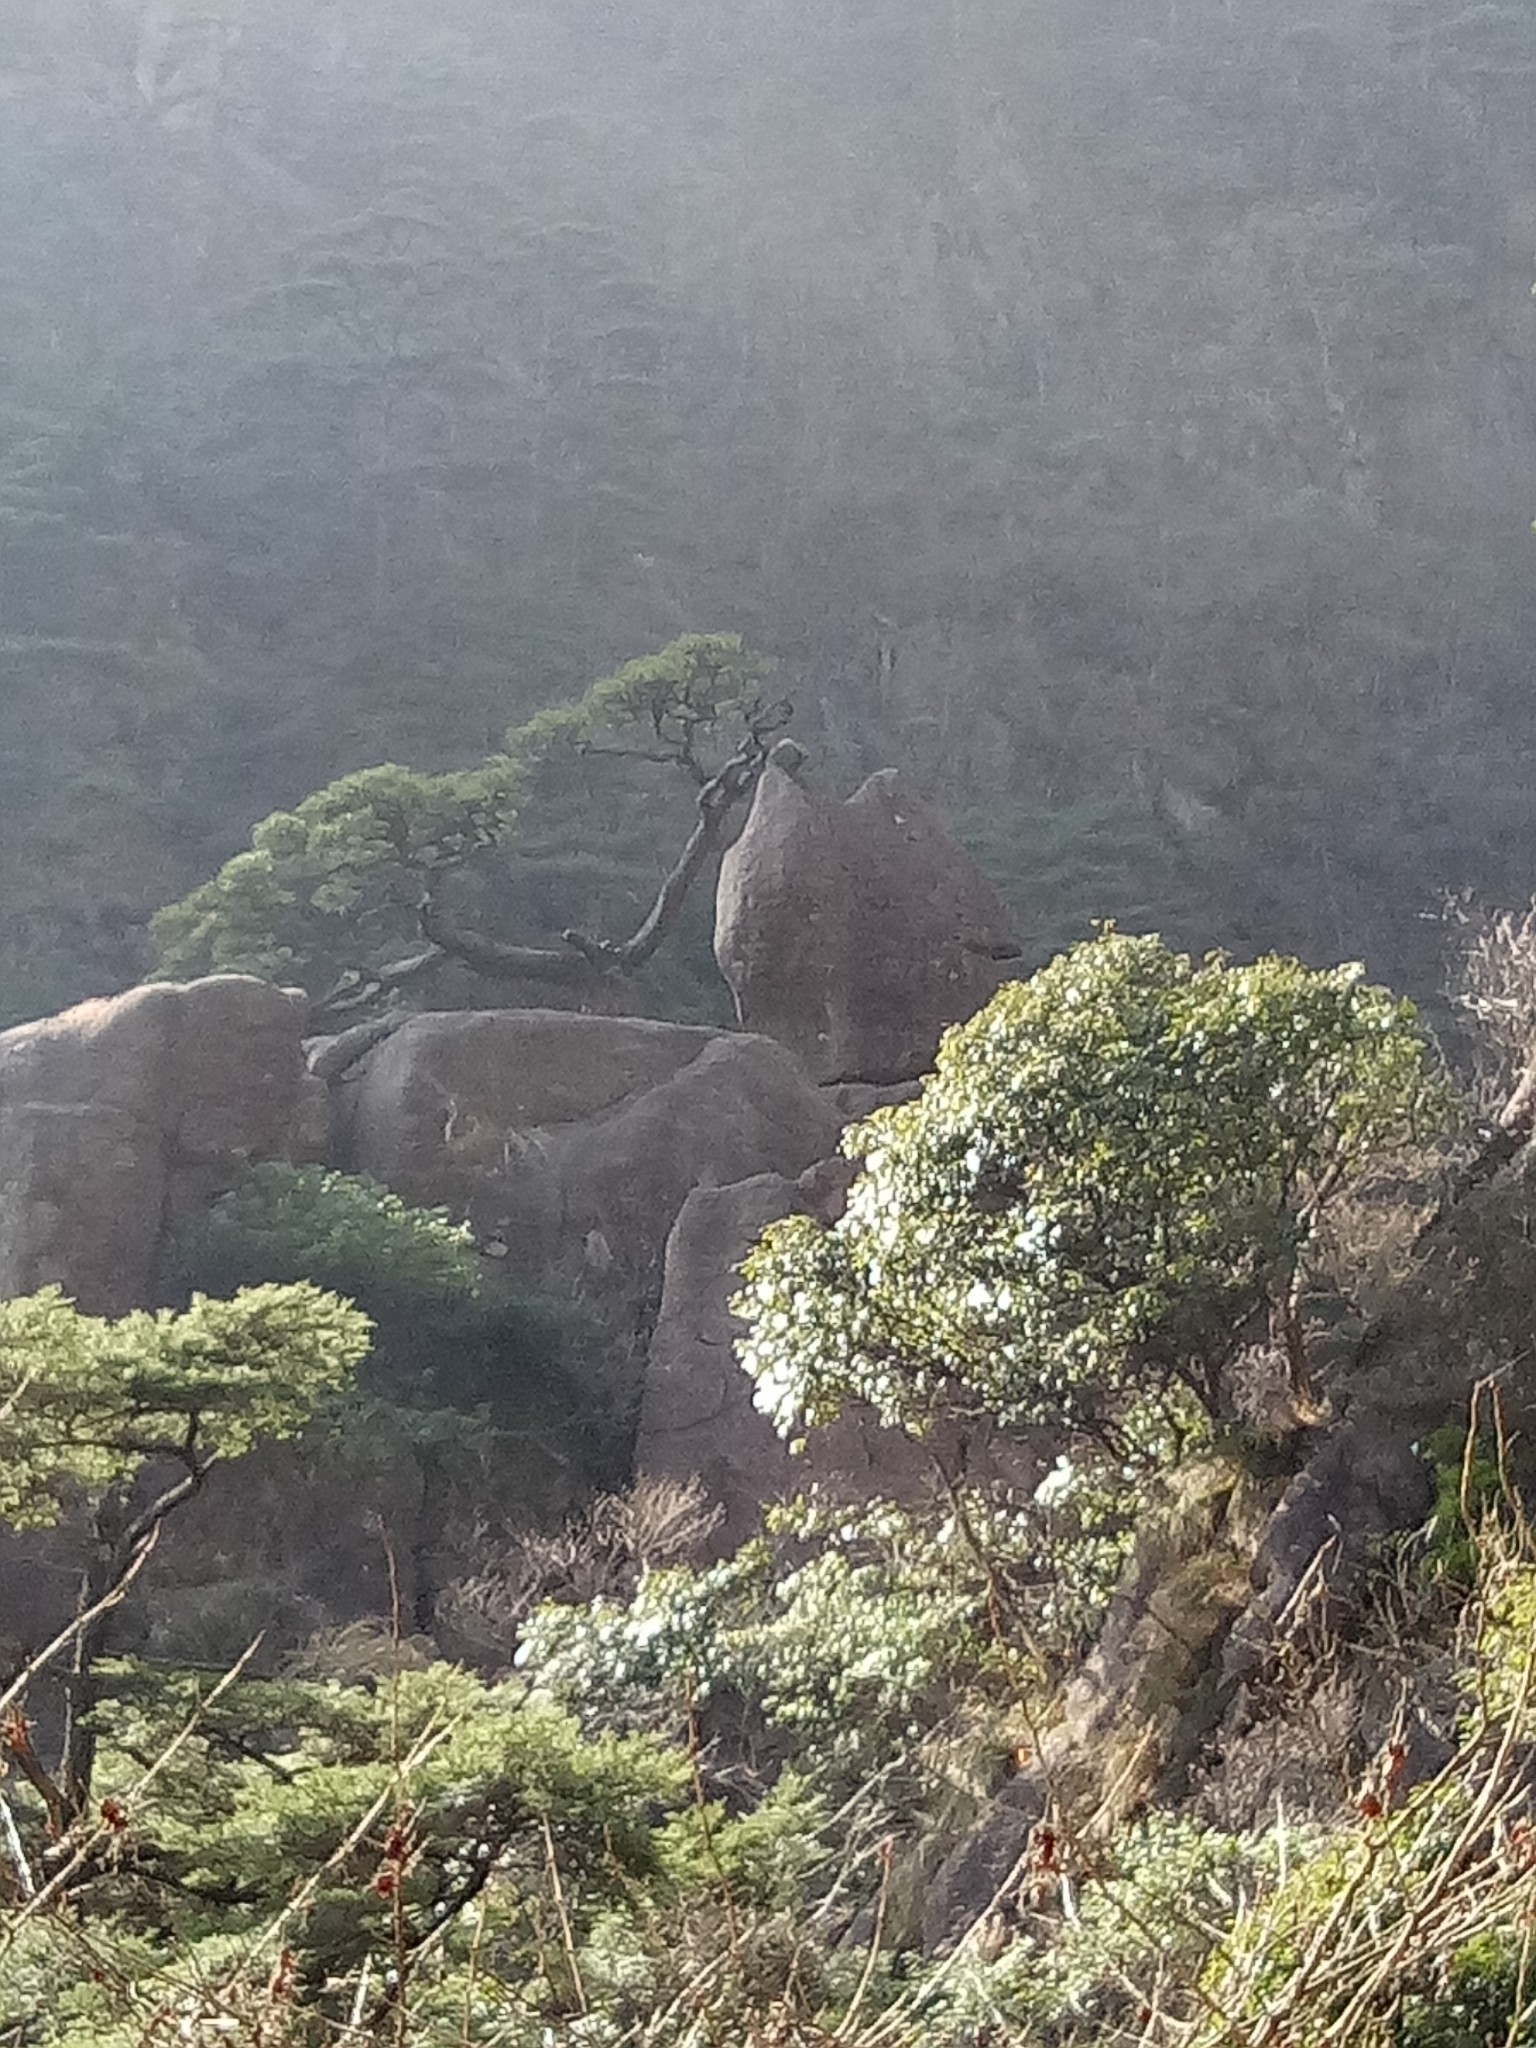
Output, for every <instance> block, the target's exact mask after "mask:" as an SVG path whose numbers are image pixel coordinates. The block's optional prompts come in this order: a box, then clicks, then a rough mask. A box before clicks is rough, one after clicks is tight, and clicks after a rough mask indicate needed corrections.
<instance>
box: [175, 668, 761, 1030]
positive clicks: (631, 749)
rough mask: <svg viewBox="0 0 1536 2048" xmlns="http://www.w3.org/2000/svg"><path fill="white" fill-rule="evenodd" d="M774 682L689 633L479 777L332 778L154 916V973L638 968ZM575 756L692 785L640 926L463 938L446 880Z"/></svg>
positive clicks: (542, 715)
mask: <svg viewBox="0 0 1536 2048" xmlns="http://www.w3.org/2000/svg"><path fill="white" fill-rule="evenodd" d="M769 673H770V664H769V663H768V662H767V661H766V660H765V659H763V658H762V657H761V656H759V655H756V654H753V653H751V652H750V651H749V650H748V649H746V648H745V647H744V646H743V645H742V642H741V639H740V637H739V636H738V635H735V634H727V633H714V634H690V635H688V636H686V637H684V638H682V639H678V640H674V641H672V642H671V644H670V645H669V646H667V647H665V648H663V649H662V650H661V651H660V653H658V654H655V655H652V656H649V657H647V658H645V659H643V660H638V661H632V662H630V663H628V664H627V665H626V666H625V667H623V668H621V669H620V670H618V672H617V673H616V674H614V675H611V676H605V677H604V678H603V679H602V680H601V681H599V682H596V683H594V684H592V686H591V687H590V688H589V689H588V690H587V691H586V692H585V694H584V695H583V696H581V697H580V698H579V699H577V700H576V701H575V702H574V703H571V704H567V705H558V706H554V707H552V708H550V709H547V710H544V711H541V712H539V713H538V714H536V716H534V717H533V718H531V719H529V720H528V721H527V722H526V723H524V724H522V725H520V726H517V727H515V728H513V730H512V731H510V732H509V733H508V734H507V736H506V741H505V745H504V748H503V750H502V751H501V752H500V753H498V754H495V755H493V756H492V757H491V758H490V759H488V760H486V761H484V762H482V763H481V764H480V765H479V766H478V767H474V768H469V769H465V770H461V771H459V772H456V773H448V774H438V775H425V774H420V773H417V772H416V771H414V770H412V769H409V768H402V767H398V766H395V765H393V764H390V765H386V766H383V767H378V768H369V769H364V770H362V771H361V772H359V773H357V774H354V775H347V776H343V777H342V778H341V779H340V780H339V781H337V782H333V783H330V784H329V785H328V786H327V787H326V788H324V789H321V790H317V791H316V792H315V794H314V795H313V796H310V797H306V798H305V799H304V801H303V802H302V803H301V804H300V805H299V806H298V807H297V808H296V809H295V810H292V811H277V812H275V813H274V814H273V815H272V816H271V817H269V818H266V819H264V820H263V821H262V822H261V824H259V825H258V826H257V827H256V828H255V830H254V831H253V833H252V835H251V846H250V850H249V851H248V852H246V853H241V854H237V855H236V856H235V857H234V859H233V860H230V861H228V862H226V863H225V865H224V867H223V868H222V869H220V871H219V873H218V874H217V875H216V876H215V877H214V878H213V879H212V880H211V881H209V882H205V883H204V884H203V885H202V887H201V888H198V889H195V890H194V891H193V892H192V894H191V895H190V896H187V897H185V898H183V900H182V901H181V902H179V903H174V904H172V905H170V906H169V907H168V908H167V909H165V910H162V911H161V912H160V913H159V915H158V916H157V917H156V919H155V921H154V937H155V943H156V947H157V951H158V960H159V966H160V968H161V969H162V970H163V971H164V972H166V973H168V974H173V975H183V976H185V975H194V974H205V973H212V972H218V971H222V970H241V971H244V972H248V973H254V974H265V975H269V976H271V977H273V978H274V979H278V980H289V981H298V982H300V983H302V984H303V985H304V986H305V987H306V988H307V989H308V990H309V991H310V993H311V994H312V995H314V996H316V997H323V996H326V995H327V994H333V995H339V996H350V995H351V994H353V993H354V992H356V991H358V990H362V991H365V992H366V991H367V990H368V989H370V988H372V987H378V986H381V985H388V982H389V979H390V977H389V974H388V972H387V970H388V969H389V968H390V967H391V965H392V964H394V965H395V966H396V978H399V969H400V968H402V967H403V968H404V969H405V970H406V971H410V970H413V969H415V968H417V967H419V966H420V965H422V964H423V963H424V961H425V960H428V959H430V958H431V955H432V949H433V948H441V949H443V950H447V951H452V952H457V953H458V955H459V956H460V957H461V958H464V959H465V960H466V961H467V962H468V964H470V965H471V966H474V967H476V968H478V969H480V970H481V971H484V972H490V973H502V974H522V975H527V976H531V977H533V978H539V979H546V980H574V979H576V978H578V977H579V976H580V975H582V974H583V973H586V974H589V975H592V976H594V977H596V976H600V975H602V974H604V973H608V972H617V973H623V972H627V971H631V969H632V967H633V966H634V965H636V964H639V963H640V962H642V961H643V960H644V959H646V958H649V955H650V952H651V951H653V950H654V947H655V945H656V944H659V943H660V940H661V939H662V938H663V937H665V935H666V932H667V930H668V929H669V928H670V924H671V922H672V921H673V919H674V918H675V915H676V911H677V908H678V907H679V905H680V902H681V897H682V895H683V894H684V893H685V892H686V889H687V887H688V885H689V883H690V882H691V881H692V880H693V878H694V875H695V874H696V873H697V871H698V869H699V868H700V867H701V866H702V865H703V863H704V861H705V860H706V859H707V858H708V856H709V854H710V853H712V852H713V851H714V848H715V846H716V844H717V843H718V839H719V833H720V828H721V826H722V825H723V823H724V819H725V816H726V815H727V814H728V813H729V811H730V809H731V808H732V807H733V806H734V805H735V803H736V802H737V801H738V800H739V799H740V798H741V796H743V795H744V794H745V793H746V791H747V789H748V788H750V786H751V783H752V781H753V780H754V779H755V777H756V774H757V772H758V769H759V768H760V767H761V764H762V760H763V758H764V749H765V741H766V737H767V735H768V733H770V732H771V731H773V730H775V729H776V728H777V726H778V725H780V724H782V723H783V721H784V719H785V717H786V716H787V706H785V705H783V704H781V703H774V702H771V701H770V700H769V699H768V698H767V696H766V695H765V684H766V680H767V677H768V675H769ZM584 755H585V756H601V755H615V756H619V757H622V758H623V759H625V760H628V761H640V762H644V763H650V764H653V765H654V766H656V767H658V768H672V769H678V770H681V771H683V773H684V774H686V775H687V776H688V777H689V778H690V779H691V780H692V782H693V783H694V784H695V785H696V787H697V789H698V802H699V815H698V823H697V825H696V827H695V833H694V837H693V839H692V840H690V842H689V844H688V846H687V847H685V848H684V851H683V854H682V856H680V859H679V863H678V865H677V867H675V868H674V870H673V872H672V874H671V875H670V876H669V877H668V878H667V882H666V884H664V885H663V890H662V893H661V894H660V895H659V896H658V899H657V903H656V904H655V905H654V906H653V909H652V913H651V916H650V917H649V918H648V919H647V920H646V921H645V923H644V924H643V925H642V926H641V928H640V930H639V931H638V932H636V933H635V934H634V935H633V936H632V938H631V939H630V940H629V941H626V942H623V943H614V942H612V941H608V940H604V939H601V938H597V937H590V936H588V935H585V934H582V933H578V932H574V931H573V932H568V933H566V934H565V935H564V936H563V942H562V945H561V947H560V948H537V947H523V948H508V947H504V946H499V945H497V944H495V943H493V942H488V941H484V940H477V939H476V938H475V937H474V936H473V935H471V934H464V933H461V932H460V931H459V929H458V927H457V926H456V925H455V924H454V923H453V921H452V919H451V918H450V916H449V915H448V912H447V909H446V906H445V902H444V886H445V883H446V882H447V881H448V879H449V878H450V877H452V876H453V875H454V874H455V873H456V872H458V871H460V870H462V869H463V868H464V867H465V866H466V865H467V864H468V863H469V862H470V861H472V860H473V859H474V858H475V856H477V855H482V854H489V853H494V852H496V851H497V850H498V849H502V848H505V847H506V846H507V845H508V843H509V841H510V840H511V838H512V835H513V834H514V832H515V831H516V828H517V824H518V819H519V816H520V815H521V813H522V810H523V807H524V804H525V801H526V800H527V799H528V797H529V794H530V786H531V785H532V784H533V783H534V782H535V781H536V779H537V778H538V777H539V776H540V775H541V774H542V775H543V776H544V777H545V778H546V779H547V778H549V777H550V776H557V775H558V773H559V769H560V766H561V763H562V761H564V762H565V763H567V764H569V763H571V762H574V761H575V760H576V759H578V758H579V757H581V756H584ZM424 939H426V940H427V941H428V952H427V953H426V954H425V955H423V954H422V952H421V950H420V949H421V947H422V943H423V940H424ZM413 946H414V947H415V949H416V951H415V952H414V953H413V954H411V955H410V956H409V957H408V958H407V959H406V960H405V961H404V962H398V963H397V961H396V956H398V955H400V953H401V951H402V949H403V948H411V947H413ZM381 970H385V971H386V972H385V974H384V980H383V983H380V982H379V981H378V980H377V979H376V977H378V976H379V975H380V973H381Z"/></svg>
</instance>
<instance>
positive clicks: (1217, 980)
mask: <svg viewBox="0 0 1536 2048" xmlns="http://www.w3.org/2000/svg"><path fill="white" fill-rule="evenodd" d="M1448 1104H1449V1096H1448V1092H1447V1088H1446V1084H1445V1082H1444V1081H1443V1079H1442V1078H1441V1076H1440V1073H1439V1070H1438V1068H1437V1066H1436V1064H1435V1062H1434V1060H1433V1059H1432V1057H1431V1055H1430V1053H1429V1050H1428V1048H1427V1046H1426V1044H1425V1041H1424V1039H1423V1038H1422V1036H1421V1035H1420V1032H1419V1030H1418V1027H1417V1025H1416V1023H1415V1018H1414V1012H1413V1009H1412V1007H1411V1005H1409V1004H1407V1003H1404V1002H1400V1001H1398V1000H1397V999H1396V998H1395V997H1393V996H1392V995H1390V994H1388V993H1387V992H1386V991H1385V990H1383V989H1379V988H1373V987H1370V986H1369V985H1367V984H1366V982H1365V981H1364V980H1363V978H1362V976H1361V973H1360V971H1359V969H1358V968H1353V967H1339V968H1335V969H1333V970H1331V971H1329V972H1326V973H1324V972H1318V971H1315V970H1313V969H1310V968H1307V967H1303V966H1302V965H1300V963H1299V962H1297V961H1294V960H1285V959H1278V958H1270V959H1264V960H1259V961H1257V962H1255V963H1254V964H1253V965H1252V966H1248V967H1236V966H1232V965H1230V964H1229V963H1228V962H1227V961H1226V960H1224V959H1223V958H1221V957H1220V956H1214V955H1213V956H1211V957H1210V958H1208V959H1206V960H1205V961H1203V962H1196V961H1194V960H1191V959H1190V958H1189V957H1188V956H1187V955H1183V954H1178V953H1174V952H1172V951H1171V950H1170V949H1169V948H1168V947H1166V946H1165V945H1164V944H1163V943H1162V941H1161V940H1160V939H1157V938H1155V937H1144V938H1133V937H1129V936H1126V935H1123V934H1120V933H1117V932H1112V931H1107V932H1104V933H1102V934H1101V935H1100V936H1099V937H1097V938H1095V939H1093V940H1091V941H1089V942H1087V943H1085V944H1083V945H1080V946H1077V947H1075V948H1074V949H1073V950H1072V951H1071V952H1068V953H1065V954H1063V955H1061V956H1060V957H1059V958H1058V959H1056V960H1055V961H1053V962H1052V963H1051V965H1050V966H1049V967H1047V968H1045V969H1043V970H1042V971H1041V972H1040V973H1039V974H1037V975H1035V976H1034V977H1033V979H1031V980H1029V981H1027V982H1020V983H1016V984H1014V985H1013V986H1011V987H1009V988H1006V989H1004V990H1003V991H1002V992H1001V994H999V995H998V996H997V997H996V998H995V999H994V1000H993V1002H992V1003H991V1004H989V1005H988V1007H987V1008H986V1009H985V1010H983V1011H982V1012H981V1013H980V1015H979V1016H977V1017H976V1018H974V1019H973V1020H972V1021H971V1022H970V1023H969V1024H966V1025H963V1026H961V1027H959V1028H957V1029H955V1030H953V1031H951V1032H950V1033H949V1034H948V1035H947V1037H946V1038H945V1040H944V1043H943V1045H942V1047H941V1048H940V1052H939V1057H938V1064H937V1069H936V1072H935V1073H934V1075H933V1077H932V1079H931V1080H930V1081H929V1082H928V1083H927V1085H926V1087H925V1088H924V1090H923V1093H922V1095H921V1096H920V1097H919V1098H918V1099H917V1100H916V1101H914V1102H911V1103H908V1104H905V1105H903V1106H901V1107H898V1108H893V1109H885V1110H880V1111H878V1112H877V1113H876V1114H875V1115H874V1116H872V1117H870V1118H869V1119H868V1120H867V1121H865V1122H864V1123H862V1124H858V1125H855V1126H854V1127H853V1128H852V1129H850V1130H849V1131H848V1132H847V1133H846V1134H845V1137H844V1150H845V1151H846V1152H847V1154H848V1155H849V1157H851V1158H854V1159H857V1160H860V1161H861V1162H862V1167H861V1171H860V1173H859V1176H858V1179H857V1180H856V1181H855V1182H854V1185H853V1188H852V1191H851V1193H850V1195H849V1198H848V1205H847V1210H846V1213H845V1214H844V1216H843V1217H842V1219H841V1220H840V1221H839V1222H837V1223H836V1224H834V1225H832V1226H831V1227H830V1228H823V1227H822V1226H821V1225H819V1224H817V1223H816V1222H814V1221H812V1220H811V1219H809V1218H807V1217H803V1216H801V1217H791V1218H789V1219H787V1220H786V1221H784V1222H780V1223H775V1224H773V1225H771V1226H770V1228H769V1229H768V1231H767V1232H766V1233H765V1235H764V1237H763V1239H762V1242H761V1243H760V1244H759V1246H758V1247H757V1249H756V1250H755V1251H754V1252H753V1253H752V1255H751V1257H750V1259H749V1260H748V1261H747V1263H746V1266H745V1267H744V1269H743V1271H744V1287H743V1291H742V1293H741V1295H740V1298H739V1299H738V1301H737V1304H736V1306H737V1309H738V1312H739V1313H740V1314H742V1315H743V1316H745V1317H746V1319H747V1322H748V1330H747V1334H746V1337H745V1339H744V1341H743V1344H742V1347H741V1357H742V1362H743V1364H744V1365H745V1366H746V1368H747V1370H748V1371H749V1372H750V1373H751V1374H752V1375H753V1376H754V1378H755V1379H756V1381H757V1400H758V1403H759V1405H760V1406H761V1407H762V1408H763V1409H764V1410H765V1412H766V1413H767V1414H768V1415H769V1416H770V1417H771V1418H772V1419H773V1421H774V1422H775V1424H776V1425H777V1426H778V1428H779V1429H780V1430H781V1431H782V1432H784V1433H785V1434H792V1433H795V1432H797V1431H799V1430H801V1429H803V1428H804V1427H805V1426H806V1425H807V1424H815V1423H822V1422H826V1421H829V1420H831V1419H832V1418H833V1417H834V1416H835V1415H836V1414H837V1413H838V1412H839V1410H840V1409H841V1408H842V1407H843V1405H844V1404H845V1403H846V1402H848V1401H850V1400H853V1399H859V1400H863V1401H867V1402H868V1403H870V1405H871V1406H872V1407H873V1408H874V1409H875V1410H876V1411H877V1412H878V1413H879V1415H880V1416H881V1418H882V1420H884V1421H885V1422H887V1423H889V1424H893V1425H897V1426H900V1427H904V1428H906V1429H908V1430H910V1431H912V1432H914V1433H916V1434H922V1433H923V1432H924V1431H926V1430H927V1428H928V1427H929V1426H930V1425H931V1424H932V1423H933V1422H934V1421H935V1420H937V1419H938V1418H940V1417H942V1416H945V1415H957V1414H958V1415H960V1416H965V1415H971V1416H976V1415H985V1416H990V1417H993V1418H996V1419H998V1420H1000V1421H1002V1422H1004V1423H1005V1424H1009V1425H1038V1424H1048V1425H1064V1426H1066V1427H1068V1428H1076V1429H1079V1430H1081V1431H1083V1432H1085V1433H1086V1434H1088V1435H1090V1436H1092V1435H1095V1434H1100V1435H1102V1434H1105V1433H1108V1434H1110V1435H1111V1436H1113V1435H1115V1434H1116V1433H1117V1432H1121V1433H1123V1425H1124V1424H1125V1422H1126V1418H1127V1415H1128V1413H1129V1412H1130V1411H1132V1410H1134V1409H1136V1407H1137V1406H1138V1404H1142V1405H1144V1404H1145V1401H1146V1400H1147V1399H1148V1398H1150V1399H1151V1400H1152V1402H1153V1403H1154V1404H1156V1403H1157V1402H1158V1401H1160V1400H1161V1399H1162V1398H1163V1397H1164V1396H1165V1395H1166V1394H1168V1393H1169V1391H1170V1390H1175V1389H1178V1388H1180V1387H1182V1388H1184V1389H1185V1390H1187V1393H1192V1394H1193V1395H1194V1396H1195V1397H1196V1399H1197V1400H1198V1401H1199V1403H1200V1404H1202V1406H1203V1407H1204V1408H1205V1409H1206V1410H1207V1411H1208V1412H1209V1413H1210V1414H1211V1415H1213V1416H1220V1414H1221V1413H1222V1409H1223V1402H1224V1398H1225V1393H1226V1382H1225V1377H1224V1374H1225V1369H1226V1367H1227V1366H1228V1365H1229V1364H1230V1361H1231V1359H1232V1357H1233V1355H1234V1354H1235V1352H1236V1351H1237V1349H1238V1348H1239V1347H1241V1346H1242V1345H1243V1344H1244V1343H1245V1342H1252V1341H1253V1335H1254V1324H1255V1319H1256V1318H1258V1317H1260V1316H1262V1315H1265V1314H1266V1313H1267V1314H1268V1316H1269V1317H1270V1318H1271V1320H1272V1322H1273V1324H1274V1325H1275V1334H1276V1336H1277V1338H1279V1339H1281V1340H1283V1341H1284V1342H1285V1343H1286V1344H1287V1346H1288V1348H1289V1349H1290V1350H1291V1354H1292V1362H1293V1366H1294V1368H1295V1370H1296V1373H1297V1375H1298V1377H1299V1378H1301V1379H1302V1380H1304V1377H1305V1368H1304V1363H1303V1360H1302V1356H1301V1352H1300V1329H1299V1323H1298V1301H1297V1297H1298V1287H1299V1281H1300V1276H1301V1272H1302V1265H1303V1261H1304V1259H1305V1256H1306V1252H1307V1248H1308V1244H1309V1241H1310V1240H1311V1238H1312V1236H1313V1234H1314V1232H1315V1230H1316V1227H1317V1223H1318V1220H1319V1218H1320V1216H1321V1214H1322V1213H1323V1211H1324V1210H1325V1208H1326V1206H1327V1204H1328V1203H1329V1201H1330V1200H1331V1199H1332V1198H1333V1197H1334V1196H1336V1195H1337V1193H1338V1192H1339V1190H1340V1188H1341V1187H1342V1186H1343V1185H1344V1183H1345V1181H1346V1179H1347V1178H1348V1177H1349V1176H1350V1175H1351V1174H1352V1173H1353V1172H1355V1171H1356V1170H1357V1169H1358V1168H1359V1167H1360V1166H1361V1165H1362V1164H1363V1163H1364V1161H1365V1160H1366V1159H1367V1158H1368V1157H1369V1156H1370V1155H1371V1154H1372V1153H1373V1152H1375V1151H1377V1150H1378V1149H1380V1148H1382V1147H1385V1146H1390V1145H1393V1144H1395V1143H1399V1142H1402V1141H1405V1140H1407V1139H1408V1138H1410V1137H1412V1136H1420V1135H1427V1134H1429V1133H1432V1132H1433V1131H1435V1130H1436V1129H1438V1128H1439V1127H1440V1126H1441V1124H1442V1122H1443V1120H1444V1118H1445V1116H1446V1114H1447V1110H1448ZM1259 1334H1261V1335H1262V1334H1264V1332H1263V1331H1262V1330H1261V1331H1260V1333H1259ZM1132 1434H1134V1432H1132Z"/></svg>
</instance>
